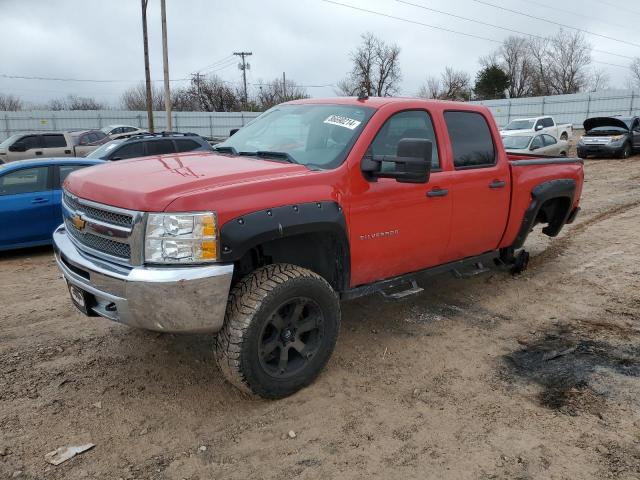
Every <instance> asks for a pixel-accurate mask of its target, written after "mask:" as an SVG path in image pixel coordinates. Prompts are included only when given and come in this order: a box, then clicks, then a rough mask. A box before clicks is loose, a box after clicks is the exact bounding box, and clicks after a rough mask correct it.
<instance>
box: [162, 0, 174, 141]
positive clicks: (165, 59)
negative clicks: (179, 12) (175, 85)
mask: <svg viewBox="0 0 640 480" xmlns="http://www.w3.org/2000/svg"><path fill="white" fill-rule="evenodd" d="M164 1H165V0H160V12H161V17H162V66H163V68H164V109H165V110H166V112H167V130H168V131H170V132H171V131H172V130H173V125H172V123H173V122H172V119H171V91H170V90H169V49H168V47H167V8H166V6H165V3H164Z"/></svg>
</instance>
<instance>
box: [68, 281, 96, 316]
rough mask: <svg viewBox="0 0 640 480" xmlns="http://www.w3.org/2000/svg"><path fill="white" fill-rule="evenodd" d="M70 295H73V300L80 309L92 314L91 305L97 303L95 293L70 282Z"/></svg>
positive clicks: (86, 313)
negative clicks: (92, 293) (90, 292)
mask: <svg viewBox="0 0 640 480" xmlns="http://www.w3.org/2000/svg"><path fill="white" fill-rule="evenodd" d="M69 296H70V297H71V301H72V302H73V304H74V305H75V307H76V308H77V309H78V310H80V311H81V312H82V313H84V314H85V315H91V313H90V312H92V310H91V307H92V306H93V304H94V303H95V302H94V298H93V295H91V294H89V293H87V292H85V291H84V290H82V289H81V288H78V287H76V286H75V285H73V284H71V283H69Z"/></svg>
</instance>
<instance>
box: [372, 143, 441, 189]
mask: <svg viewBox="0 0 640 480" xmlns="http://www.w3.org/2000/svg"><path fill="white" fill-rule="evenodd" d="M432 154H433V143H432V142H431V140H427V139H424V138H403V139H401V140H400V141H399V142H398V149H397V155H396V156H391V155H365V156H364V157H363V158H362V161H361V163H360V168H361V170H362V172H363V174H364V175H365V178H367V180H369V181H376V180H377V179H378V178H395V179H396V181H398V182H400V183H427V182H428V181H429V176H430V174H431V157H432ZM383 162H390V163H393V164H395V170H394V171H391V172H384V171H382V164H383Z"/></svg>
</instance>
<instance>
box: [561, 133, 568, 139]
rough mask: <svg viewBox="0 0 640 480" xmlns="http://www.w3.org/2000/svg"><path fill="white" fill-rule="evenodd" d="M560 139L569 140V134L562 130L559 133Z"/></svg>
mask: <svg viewBox="0 0 640 480" xmlns="http://www.w3.org/2000/svg"><path fill="white" fill-rule="evenodd" d="M560 140H569V135H567V132H562V134H561V135H560Z"/></svg>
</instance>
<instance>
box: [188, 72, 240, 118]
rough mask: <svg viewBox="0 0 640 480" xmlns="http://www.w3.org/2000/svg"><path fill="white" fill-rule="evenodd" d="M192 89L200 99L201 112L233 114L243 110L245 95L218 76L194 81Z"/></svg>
mask: <svg viewBox="0 0 640 480" xmlns="http://www.w3.org/2000/svg"><path fill="white" fill-rule="evenodd" d="M190 88H191V91H192V92H193V94H195V95H196V98H198V100H199V103H200V108H201V110H203V111H205V112H231V111H240V110H241V108H242V99H243V98H244V93H241V92H240V89H239V88H238V87H234V86H232V85H229V84H228V83H226V82H225V81H223V80H221V79H220V77H217V76H216V75H212V76H210V77H205V78H203V79H201V80H195V79H194V80H193V81H192V82H191V86H190Z"/></svg>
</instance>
